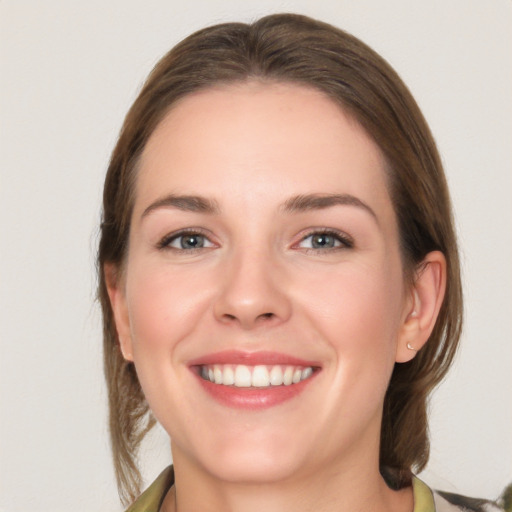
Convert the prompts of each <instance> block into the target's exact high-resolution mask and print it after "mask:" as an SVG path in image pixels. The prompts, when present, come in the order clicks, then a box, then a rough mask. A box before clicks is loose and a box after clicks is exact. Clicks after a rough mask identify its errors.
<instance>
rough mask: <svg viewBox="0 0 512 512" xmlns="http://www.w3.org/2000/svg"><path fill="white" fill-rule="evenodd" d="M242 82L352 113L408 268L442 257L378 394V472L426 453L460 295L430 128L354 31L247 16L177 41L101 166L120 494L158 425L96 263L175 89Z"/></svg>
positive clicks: (119, 221)
mask: <svg viewBox="0 0 512 512" xmlns="http://www.w3.org/2000/svg"><path fill="white" fill-rule="evenodd" d="M250 79H258V80H273V81H281V82H293V83H298V84H304V85H306V86H309V87H314V88H316V89H317V90H320V91H322V92H323V93H324V94H326V95H327V96H329V97H330V98H331V99H332V100H333V101H334V102H336V103H337V104H339V105H340V106H341V107H342V108H343V109H344V110H345V111H346V112H348V113H350V114H351V115H352V116H353V117H354V118H355V119H356V120H357V121H358V122H359V123H360V125H361V126H363V127H364V129H365V130H366V131H367V132H368V133H369V134H370V136H371V137H372V138H373V139H374V140H375V142H376V143H377V145H378V146H379V147H380V149H381V151H382V153H383V154H384V156H385V159H386V163H387V167H388V169H387V170H388V174H389V183H390V193H391V197H392V201H393V204H394V208H395V212H396V216H397V219H398V225H399V231H400V241H401V250H402V258H403V261H404V269H405V273H406V276H408V277H410V278H414V274H415V272H417V271H418V268H419V265H420V264H421V261H422V260H423V258H424V257H425V256H426V254H427V253H428V252H430V251H433V250H440V251H442V252H443V253H444V255H445V257H446V260H447V289H446V295H445V299H444V302H443V305H442V308H441V311H440V314H439V317H438V319H437V323H436V325H435V328H434V330H433V332H432V334H431V336H430V339H429V341H428V343H427V344H426V345H425V347H424V348H423V349H422V350H421V351H420V352H419V353H418V354H417V356H416V357H415V358H414V359H413V360H412V361H410V362H408V363H402V364H396V365H395V368H394V371H393V375H392V378H391V381H390V384H389V388H388V391H387V394H386V398H385V403H384V411H383V420H382V429H381V447H380V464H381V471H382V472H383V473H386V474H387V475H388V476H389V471H388V469H387V468H390V470H391V473H392V474H393V475H394V480H395V482H394V483H395V485H396V486H397V487H400V486H403V485H405V484H406V483H407V481H408V478H409V475H410V471H411V469H415V470H421V469H422V468H423V467H424V466H425V464H426V462H427V460H428V455H429V441H428V431H427V398H428V396H429V394H430V392H431V390H432V389H433V387H434V386H435V385H436V384H438V383H439V381H440V380H441V379H442V377H443V376H444V375H445V373H446V371H447V370H448V368H449V366H450V364H451V361H452V359H453V356H454V354H455V350H456V347H457V344H458V340H459V337H460V331H461V325H462V292H461V282H460V271H459V259H458V253H457V244H456V237H455V233H454V228H453V219H452V212H451V206H450V198H449V194H448V189H447V184H446V179H445V176H444V173H443V169H442V165H441V162H440V158H439V155H438V152H437V149H436V146H435V142H434V140H433V138H432V135H431V133H430V130H429V128H428V126H427V123H426V121H425V119H424V118H423V116H422V114H421V112H420V110H419V108H418V106H417V104H416V102H415V101H414V99H413V98H412V96H411V94H410V92H409V91H408V89H407V88H406V86H405V85H404V84H403V83H402V81H401V80H400V78H399V77H398V75H397V74H396V73H395V71H394V70H393V69H392V68H391V67H390V65H389V64H388V63H387V62H386V61H385V60H384V59H382V58H381V57H380V56H379V55H378V54H376V53H375V52H374V51H373V50H371V49H370V48H369V47H368V46H366V45H365V44H364V43H362V42H361V41H359V40H358V39H357V38H355V37H353V36H351V35H350V34H347V33H346V32H343V31H342V30H339V29H337V28H335V27H333V26H331V25H328V24H326V23H322V22H319V21H315V20H313V19H310V18H307V17H305V16H300V15H293V14H279V15H271V16H267V17H264V18H262V19H260V20H258V21H256V22H255V23H252V24H242V23H226V24H221V25H217V26H213V27H209V28H205V29H203V30H200V31H198V32H196V33H194V34H192V35H191V36H189V37H187V38H186V39H185V40H183V41H182V42H181V43H179V44H178V45H177V46H176V47H174V48H173V49H172V50H171V51H170V52H169V53H168V54H167V55H165V56H164V57H163V58H162V60H160V62H159V63H158V64H157V65H156V67H155V68H154V70H153V71H152V72H151V74H150V76H149V78H148V80H147V82H146V83H145V85H144V87H143V88H142V90H141V92H140V94H139V96H138V98H137V99H136V100H135V103H134V104H133V106H132V107H131V109H130V111H129V112H128V115H127V116H126V119H125V122H124V125H123V127H122V130H121V134H120V137H119V140H118V142H117V145H116V147H115V149H114V152H113V154H112V158H111V162H110V165H109V168H108V172H107V176H106V180H105V188H104V196H103V222H102V229H101V240H100V246H99V255H98V269H99V298H100V301H101V306H102V308H103V328H104V358H105V359H104V362H105V375H106V381H107V385H108V397H109V410H110V435H111V442H112V450H113V456H114V462H115V469H116V475H117V479H118V486H119V490H120V495H121V497H122V499H123V500H124V501H125V502H126V501H130V500H133V499H134V497H135V496H136V495H137V494H138V492H139V488H140V473H139V470H138V468H137V464H136V461H135V457H136V453H137V448H138V447H139V445H140V442H141V440H142V439H143V437H144V435H145V434H146V433H147V431H148V430H149V429H150V428H151V427H152V425H153V424H154V419H153V418H152V416H151V413H150V411H149V408H148V405H147V403H146V401H145V398H144V395H143V392H142V390H141V387H140V384H139V382H138V379H137V374H136V372H135V368H134V366H133V364H132V363H129V362H126V361H125V360H124V359H123V357H122V354H121V351H120V348H119V340H118V337H117V333H116V327H115V324H114V319H113V315H112V310H111V306H110V302H109V298H108V294H107V288H106V282H105V275H104V264H105V263H107V262H108V263H114V264H115V266H116V267H117V268H120V267H121V265H122V263H123V261H124V258H125V256H126V249H127V241H128V235H129V230H130V217H131V213H132V208H133V202H134V183H135V176H136V172H137V161H138V158H139V157H140V155H141V152H142V151H143V149H144V147H145V144H146V143H147V141H148V139H149V137H150V136H151V134H152V133H153V131H154V130H155V128H156V126H157V125H158V124H159V122H160V121H161V120H162V118H163V117H164V116H165V114H166V112H167V111H168V110H169V109H170V107H171V106H172V105H173V104H174V103H175V102H176V101H177V100H179V99H180V98H182V97H184V96H185V95H187V94H190V93H192V92H194V91H198V90H200V89H204V88H207V87H209V86H212V85H218V84H225V83H230V82H237V81H238V82H240V81H246V80H250Z"/></svg>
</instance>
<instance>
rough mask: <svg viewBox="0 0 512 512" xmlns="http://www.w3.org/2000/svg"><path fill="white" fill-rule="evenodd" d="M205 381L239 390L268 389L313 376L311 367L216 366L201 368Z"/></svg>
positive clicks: (296, 382)
mask: <svg viewBox="0 0 512 512" xmlns="http://www.w3.org/2000/svg"><path fill="white" fill-rule="evenodd" d="M200 375H201V377H202V378H203V379H205V380H209V381H210V382H213V383H215V384H220V385H224V386H235V387H238V388H250V387H253V388H267V387H270V386H282V385H284V386H290V385H292V384H298V383H299V382H301V381H303V380H306V379H309V377H311V375H313V368H312V367H311V366H307V367H303V366H284V365H273V366H267V365H263V364H261V365H256V366H246V365H244V364H239V365H236V366H235V365H231V364H215V365H204V366H201V369H200Z"/></svg>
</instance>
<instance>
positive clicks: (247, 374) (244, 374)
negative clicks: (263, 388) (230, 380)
mask: <svg viewBox="0 0 512 512" xmlns="http://www.w3.org/2000/svg"><path fill="white" fill-rule="evenodd" d="M251 381H252V379H251V370H249V368H248V367H247V366H244V365H243V364H239V365H238V366H237V367H236V369H235V382H234V384H235V386H236V387H237V388H250V387H251Z"/></svg>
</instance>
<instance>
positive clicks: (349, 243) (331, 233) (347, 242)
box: [295, 229, 354, 253]
mask: <svg viewBox="0 0 512 512" xmlns="http://www.w3.org/2000/svg"><path fill="white" fill-rule="evenodd" d="M318 235H323V236H328V237H332V238H334V240H335V243H336V242H339V243H340V245H338V246H334V247H317V248H302V249H303V250H304V251H305V252H308V253H309V252H314V253H319V252H320V253H322V252H333V251H339V250H344V249H352V248H353V247H354V240H353V239H352V237H350V236H348V235H347V234H346V233H343V232H341V231H338V230H335V229H313V230H311V231H309V232H308V233H307V234H306V235H305V236H303V237H302V238H301V239H300V241H299V242H298V243H297V244H295V246H298V245H299V244H301V243H302V242H304V241H305V240H307V239H308V238H311V237H314V236H318Z"/></svg>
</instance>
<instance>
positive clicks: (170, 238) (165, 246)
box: [157, 229, 213, 252]
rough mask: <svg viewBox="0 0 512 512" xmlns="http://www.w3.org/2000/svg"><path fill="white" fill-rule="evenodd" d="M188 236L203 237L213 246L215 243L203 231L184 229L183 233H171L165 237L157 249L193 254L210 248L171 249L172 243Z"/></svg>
mask: <svg viewBox="0 0 512 512" xmlns="http://www.w3.org/2000/svg"><path fill="white" fill-rule="evenodd" d="M186 236H189V237H194V236H196V237H202V238H204V239H205V240H207V241H208V242H210V243H211V244H213V242H211V240H210V239H209V238H208V235H207V234H206V233H204V232H203V231H202V230H201V229H183V230H181V231H176V232H174V233H170V234H168V235H166V236H164V237H163V238H162V239H161V240H160V241H159V242H158V244H157V249H160V250H169V251H183V252H185V251H186V252H192V251H198V250H201V249H207V248H208V247H195V248H194V247H192V248H189V249H185V248H177V247H171V243H172V242H174V241H176V240H178V239H179V238H182V237H186Z"/></svg>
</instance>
